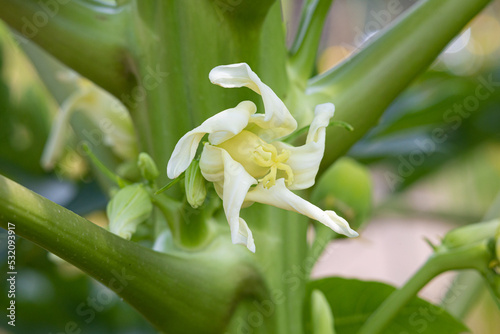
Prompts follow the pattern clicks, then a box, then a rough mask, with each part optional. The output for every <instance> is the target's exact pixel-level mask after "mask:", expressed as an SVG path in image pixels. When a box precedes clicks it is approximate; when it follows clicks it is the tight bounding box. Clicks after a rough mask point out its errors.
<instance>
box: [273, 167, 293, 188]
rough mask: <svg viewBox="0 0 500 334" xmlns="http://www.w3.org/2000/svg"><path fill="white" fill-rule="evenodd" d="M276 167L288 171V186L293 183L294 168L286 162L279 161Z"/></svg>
mask: <svg viewBox="0 0 500 334" xmlns="http://www.w3.org/2000/svg"><path fill="white" fill-rule="evenodd" d="M276 167H277V168H278V169H281V170H282V171H284V172H285V173H286V184H287V186H290V185H292V183H293V171H292V168H291V167H290V166H288V165H285V164H284V163H281V162H280V163H278V164H276Z"/></svg>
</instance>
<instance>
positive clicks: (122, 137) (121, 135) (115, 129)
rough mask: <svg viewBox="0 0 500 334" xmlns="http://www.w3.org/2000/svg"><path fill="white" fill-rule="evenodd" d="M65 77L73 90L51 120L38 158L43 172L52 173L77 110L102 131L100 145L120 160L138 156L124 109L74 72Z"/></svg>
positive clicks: (115, 100)
mask: <svg viewBox="0 0 500 334" xmlns="http://www.w3.org/2000/svg"><path fill="white" fill-rule="evenodd" d="M64 74H65V75H61V81H62V82H63V83H64V84H69V85H73V86H75V87H76V89H75V91H74V92H73V93H72V94H71V95H70V96H69V97H68V98H67V99H66V100H65V101H64V102H63V103H62V105H61V107H60V110H59V112H58V113H57V115H56V117H55V119H54V122H53V124H52V127H51V130H50V134H49V138H48V140H47V143H46V144H45V148H44V151H43V154H42V157H41V165H42V166H43V167H44V168H45V169H46V170H51V169H53V168H54V166H55V165H56V163H57V161H59V160H60V159H61V156H62V155H63V153H64V148H65V145H66V144H67V142H68V137H70V134H71V126H70V119H71V116H72V115H73V113H74V112H76V111H81V112H83V113H85V114H86V115H87V116H88V117H89V118H90V119H91V120H92V122H93V123H94V124H95V125H96V126H98V127H99V129H100V130H101V131H102V133H100V134H101V135H102V143H103V144H104V145H106V146H109V147H110V148H111V150H112V151H113V153H115V154H116V155H117V156H118V157H119V158H121V159H123V160H132V159H135V158H136V157H137V155H138V154H139V153H138V147H137V143H136V137H135V132H134V126H133V123H132V119H131V118H130V115H129V114H128V112H127V109H126V108H125V106H123V105H122V104H121V103H120V102H119V101H118V100H117V99H115V98H114V97H113V96H111V95H110V94H109V93H107V92H105V91H103V90H102V89H100V88H99V87H97V86H95V85H94V84H93V83H92V82H90V81H89V80H87V79H85V78H83V77H80V76H78V75H77V74H76V73H73V72H69V73H64ZM89 136H91V135H89Z"/></svg>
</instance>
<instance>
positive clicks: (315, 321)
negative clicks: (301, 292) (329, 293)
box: [311, 290, 335, 334]
mask: <svg viewBox="0 0 500 334" xmlns="http://www.w3.org/2000/svg"><path fill="white" fill-rule="evenodd" d="M311 320H312V321H311V322H312V327H313V330H312V333H314V334H335V329H334V325H333V314H332V310H331V309H330V304H328V301H327V300H326V297H325V295H324V294H323V292H321V291H320V290H314V291H313V292H312V295H311Z"/></svg>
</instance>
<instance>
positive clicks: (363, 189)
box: [311, 157, 372, 229]
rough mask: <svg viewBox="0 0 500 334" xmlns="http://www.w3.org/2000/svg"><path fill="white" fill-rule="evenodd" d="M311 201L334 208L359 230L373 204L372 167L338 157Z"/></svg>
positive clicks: (316, 188) (317, 187)
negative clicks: (369, 168) (370, 168)
mask: <svg viewBox="0 0 500 334" xmlns="http://www.w3.org/2000/svg"><path fill="white" fill-rule="evenodd" d="M311 200H312V202H313V203H315V204H317V205H318V206H319V207H320V208H322V209H323V210H333V211H335V212H336V213H337V214H339V215H340V216H342V217H344V218H345V219H346V220H347V221H348V222H349V225H351V227H352V228H354V229H357V228H358V227H359V226H360V225H361V224H362V223H363V222H364V221H365V220H366V219H367V218H368V216H369V214H370V211H371V207H372V180H371V176H370V172H369V171H368V169H367V168H366V167H365V166H364V165H362V164H360V163H358V162H356V161H355V160H354V159H351V158H348V157H343V158H340V159H338V160H337V161H336V162H335V163H334V164H333V165H332V166H331V167H330V168H328V170H327V171H326V172H325V173H324V174H323V176H322V177H321V178H320V179H319V181H318V182H317V184H316V186H315V188H314V191H313V193H312V194H311Z"/></svg>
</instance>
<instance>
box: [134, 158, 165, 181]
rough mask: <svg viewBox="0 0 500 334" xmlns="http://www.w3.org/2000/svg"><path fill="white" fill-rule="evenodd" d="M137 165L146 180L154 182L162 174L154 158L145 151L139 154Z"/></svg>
mask: <svg viewBox="0 0 500 334" xmlns="http://www.w3.org/2000/svg"><path fill="white" fill-rule="evenodd" d="M137 165H138V166H139V169H140V170H141V175H142V177H143V178H144V179H145V180H148V181H150V182H152V181H154V180H155V179H156V178H157V177H158V176H159V175H160V173H159V172H158V168H157V167H156V164H155V162H154V161H153V158H151V156H150V155H149V154H147V153H145V152H141V154H139V160H138V162H137Z"/></svg>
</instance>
